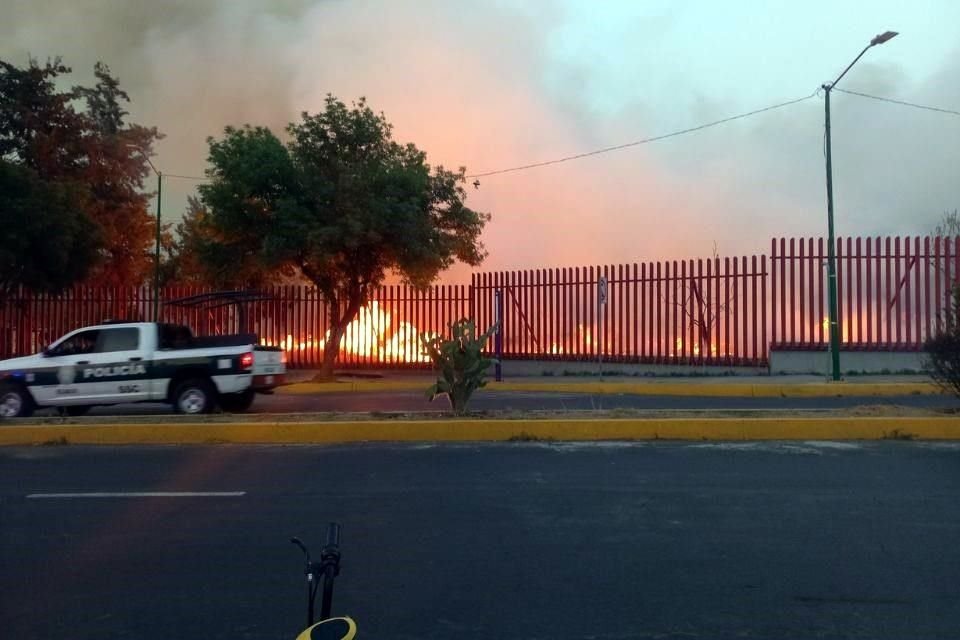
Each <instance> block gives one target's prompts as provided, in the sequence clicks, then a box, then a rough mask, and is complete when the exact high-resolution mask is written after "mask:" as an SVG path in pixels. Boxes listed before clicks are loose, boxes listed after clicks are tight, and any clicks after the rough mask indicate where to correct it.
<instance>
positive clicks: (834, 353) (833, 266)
mask: <svg viewBox="0 0 960 640" xmlns="http://www.w3.org/2000/svg"><path fill="white" fill-rule="evenodd" d="M861 55H863V54H861ZM854 62H856V60H854ZM851 66H852V65H851ZM823 89H824V92H825V94H824V95H825V99H824V101H823V104H824V109H825V116H826V117H825V122H826V126H825V137H826V156H827V289H828V290H829V294H828V295H829V300H828V304H827V306H828V307H829V308H828V309H827V311H828V313H829V318H830V361H831V372H832V377H833V380H834V381H839V380H840V331H839V329H838V325H837V316H838V315H839V313H838V309H837V255H836V241H835V240H834V236H833V163H832V160H831V156H830V90H831V89H833V85H829V84H825V85H823Z"/></svg>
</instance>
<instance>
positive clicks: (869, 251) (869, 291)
mask: <svg viewBox="0 0 960 640" xmlns="http://www.w3.org/2000/svg"><path fill="white" fill-rule="evenodd" d="M866 240H867V241H866V245H867V247H866V255H865V256H864V261H865V262H866V263H867V264H866V267H867V280H866V297H867V317H866V321H865V324H866V326H867V336H866V338H867V344H868V345H873V298H874V295H873V284H874V283H873V239H872V238H871V237H870V236H867V238H866Z"/></svg>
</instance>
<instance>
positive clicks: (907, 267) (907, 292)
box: [898, 236, 915, 344]
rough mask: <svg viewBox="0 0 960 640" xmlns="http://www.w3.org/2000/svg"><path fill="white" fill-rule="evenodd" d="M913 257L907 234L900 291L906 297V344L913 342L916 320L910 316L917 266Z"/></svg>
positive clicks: (904, 303) (904, 305)
mask: <svg viewBox="0 0 960 640" xmlns="http://www.w3.org/2000/svg"><path fill="white" fill-rule="evenodd" d="M913 258H914V254H913V252H912V251H911V247H910V236H906V237H904V239H903V289H902V290H901V291H900V292H898V294H899V295H902V297H903V299H904V300H903V310H904V314H903V316H904V317H903V319H904V332H905V335H904V342H905V343H906V344H910V343H912V342H913V325H914V324H915V323H914V322H912V318H911V317H910V316H911V314H910V309H911V305H910V297H911V293H912V292H911V289H910V276H912V275H913V274H912V273H911V271H912V269H913V267H914V266H915V263H914V260H913ZM898 342H899V341H898Z"/></svg>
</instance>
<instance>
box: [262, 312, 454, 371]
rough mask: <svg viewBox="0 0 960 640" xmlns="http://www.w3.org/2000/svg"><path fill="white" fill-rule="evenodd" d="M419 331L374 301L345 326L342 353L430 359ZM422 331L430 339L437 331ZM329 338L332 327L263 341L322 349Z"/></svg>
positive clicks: (384, 359) (378, 358)
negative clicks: (316, 334) (317, 336)
mask: <svg viewBox="0 0 960 640" xmlns="http://www.w3.org/2000/svg"><path fill="white" fill-rule="evenodd" d="M420 335H421V333H420V331H419V330H418V329H417V328H416V327H415V326H413V325H412V324H410V323H409V322H404V321H399V322H396V323H394V321H393V318H392V317H391V315H390V314H389V313H387V312H385V311H383V309H381V307H380V303H379V302H377V301H374V302H372V303H370V305H368V306H364V307H361V308H360V311H359V312H358V313H357V317H356V318H354V319H353V320H352V321H351V322H350V323H349V324H348V325H347V326H346V328H345V329H344V332H343V336H342V337H341V338H340V355H354V356H358V357H360V358H365V359H370V360H374V361H377V362H430V356H429V355H427V353H426V352H425V351H424V350H423V347H422V345H421V343H420ZM423 335H424V336H425V337H426V338H427V339H429V338H431V337H433V336H435V335H436V334H431V333H429V332H428V333H424V334H423ZM329 338H330V331H327V332H326V333H325V334H324V337H323V338H320V339H315V338H314V337H313V336H312V335H307V336H301V337H299V338H297V337H294V336H293V335H287V337H286V338H284V339H282V340H280V342H279V343H278V344H276V345H274V344H273V342H272V341H270V340H266V339H262V340H261V341H260V343H261V344H263V345H265V346H268V347H271V346H278V347H282V348H283V349H285V350H286V351H301V352H302V351H313V350H316V351H322V350H323V348H324V346H325V345H326V341H327V340H328V339H329Z"/></svg>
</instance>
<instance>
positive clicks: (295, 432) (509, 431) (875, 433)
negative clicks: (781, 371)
mask: <svg viewBox="0 0 960 640" xmlns="http://www.w3.org/2000/svg"><path fill="white" fill-rule="evenodd" d="M914 438H916V439H924V440H958V439H960V416H949V417H924V416H919V417H834V418H830V417H822V418H821V417H817V418H776V417H766V418H616V419H594V420H591V419H588V418H583V419H541V420H479V419H478V420H467V419H459V420H396V421H387V420H370V421H357V422H346V421H343V422H273V423H269V422H256V423H254V422H248V423H243V422H235V423H194V424H186V423H174V424H112V425H103V424H70V425H22V426H21V425H15V424H14V425H11V424H5V425H3V426H2V427H0V445H32V444H67V443H69V444H209V443H262V444H293V443H347V442H411V441H420V442H424V441H426V442H471V441H504V440H512V439H516V440H565V441H578V440H579V441H589V440H657V439H661V440H878V439H914Z"/></svg>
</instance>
